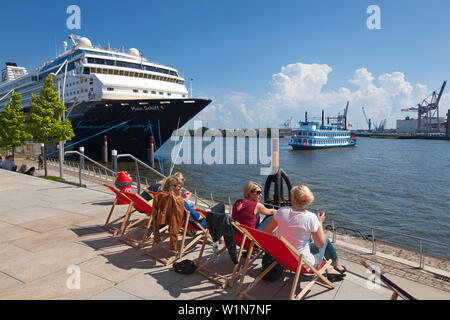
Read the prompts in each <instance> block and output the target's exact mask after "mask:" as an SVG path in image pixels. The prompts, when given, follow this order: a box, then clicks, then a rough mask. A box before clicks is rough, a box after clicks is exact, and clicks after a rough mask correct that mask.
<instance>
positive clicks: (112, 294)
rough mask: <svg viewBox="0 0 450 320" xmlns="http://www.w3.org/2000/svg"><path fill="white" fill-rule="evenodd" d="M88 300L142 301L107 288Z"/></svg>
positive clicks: (120, 291) (123, 292) (117, 290)
mask: <svg viewBox="0 0 450 320" xmlns="http://www.w3.org/2000/svg"><path fill="white" fill-rule="evenodd" d="M89 300H142V299H141V298H139V297H136V296H134V295H132V294H129V293H127V292H125V291H122V290H120V289H117V288H109V289H106V290H105V291H103V292H102V293H100V294H97V295H95V296H92V297H90V298H89Z"/></svg>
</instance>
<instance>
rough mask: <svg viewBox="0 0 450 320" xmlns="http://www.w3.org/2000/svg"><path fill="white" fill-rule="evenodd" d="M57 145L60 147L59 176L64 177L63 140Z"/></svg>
mask: <svg viewBox="0 0 450 320" xmlns="http://www.w3.org/2000/svg"><path fill="white" fill-rule="evenodd" d="M56 147H57V149H58V162H59V177H60V178H64V169H63V166H64V147H62V143H61V142H60V143H59V144H58V145H57V146H56Z"/></svg>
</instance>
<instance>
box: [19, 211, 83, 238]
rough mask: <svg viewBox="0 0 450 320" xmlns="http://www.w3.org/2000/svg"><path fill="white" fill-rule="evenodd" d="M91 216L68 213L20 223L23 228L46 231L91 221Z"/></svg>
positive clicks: (40, 231)
mask: <svg viewBox="0 0 450 320" xmlns="http://www.w3.org/2000/svg"><path fill="white" fill-rule="evenodd" d="M90 220H91V218H90V217H87V216H85V215H81V214H75V213H68V214H62V215H58V216H55V217H50V218H46V219H41V220H35V221H31V222H27V223H23V224H20V226H21V227H22V228H25V229H28V230H32V231H35V232H39V233H45V232H48V231H52V230H55V229H59V228H62V227H68V226H71V225H75V224H77V223H82V222H85V221H90Z"/></svg>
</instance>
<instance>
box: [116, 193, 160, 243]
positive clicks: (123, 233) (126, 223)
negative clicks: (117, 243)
mask: <svg viewBox="0 0 450 320" xmlns="http://www.w3.org/2000/svg"><path fill="white" fill-rule="evenodd" d="M123 194H124V195H125V196H126V197H127V198H128V199H129V200H130V202H131V203H130V207H129V209H128V211H127V214H126V216H125V218H124V219H123V223H122V226H121V228H120V240H122V241H123V242H125V243H127V244H129V245H131V246H132V247H134V248H142V247H143V246H145V245H146V244H148V242H149V241H150V240H151V239H152V233H151V232H150V227H151V225H152V211H153V208H152V205H151V200H150V201H147V200H145V199H144V198H142V197H141V196H140V195H138V194H134V193H123ZM150 195H152V194H150ZM135 212H138V213H141V214H144V216H143V217H141V218H139V219H137V220H136V221H134V222H132V223H130V219H131V215H132V214H133V213H135ZM145 220H147V222H145ZM135 228H143V229H144V233H143V235H142V237H141V238H140V239H138V238H136V237H133V235H132V233H134V231H135Z"/></svg>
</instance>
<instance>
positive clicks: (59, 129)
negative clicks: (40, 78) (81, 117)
mask: <svg viewBox="0 0 450 320" xmlns="http://www.w3.org/2000/svg"><path fill="white" fill-rule="evenodd" d="M64 111H65V107H64V105H63V104H62V102H61V101H60V99H59V95H58V93H57V92H55V87H54V83H53V79H52V76H51V75H48V76H47V78H46V79H45V82H44V88H43V89H42V91H41V92H40V93H39V96H38V97H37V96H34V95H33V96H32V97H31V110H30V116H29V117H28V121H27V129H28V131H29V132H30V133H31V134H32V135H33V141H34V142H39V143H44V144H50V145H55V144H56V143H58V142H60V141H63V140H70V139H72V137H74V136H75V134H74V133H73V129H72V124H71V123H70V121H69V120H67V119H66V120H64V121H61V118H62V115H63V113H64ZM44 168H45V176H47V146H45V147H44Z"/></svg>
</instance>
